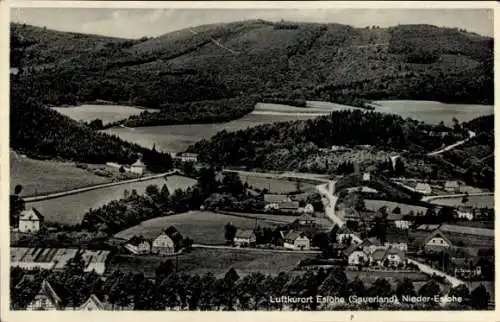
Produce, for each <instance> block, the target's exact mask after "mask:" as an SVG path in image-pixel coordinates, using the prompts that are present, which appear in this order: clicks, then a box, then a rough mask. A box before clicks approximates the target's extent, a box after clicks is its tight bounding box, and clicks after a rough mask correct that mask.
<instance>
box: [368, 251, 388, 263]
mask: <svg viewBox="0 0 500 322" xmlns="http://www.w3.org/2000/svg"><path fill="white" fill-rule="evenodd" d="M386 252H387V250H386V249H377V250H375V251H374V252H373V253H372V258H373V259H374V260H376V261H381V260H383V259H384V257H385V253H386Z"/></svg>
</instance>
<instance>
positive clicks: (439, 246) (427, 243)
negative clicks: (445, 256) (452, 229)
mask: <svg viewBox="0 0 500 322" xmlns="http://www.w3.org/2000/svg"><path fill="white" fill-rule="evenodd" d="M422 245H423V247H424V248H425V249H428V250H437V251H440V250H443V249H447V248H450V247H452V246H453V242H452V241H451V240H450V239H449V238H448V236H446V235H445V234H444V233H443V232H442V231H441V230H439V229H436V230H435V231H433V232H432V233H430V234H429V235H428V236H427V237H426V238H425V239H424V240H423V242H422Z"/></svg>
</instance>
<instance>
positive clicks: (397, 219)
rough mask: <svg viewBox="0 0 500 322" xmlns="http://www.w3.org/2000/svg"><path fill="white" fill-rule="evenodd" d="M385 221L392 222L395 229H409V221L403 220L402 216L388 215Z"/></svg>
mask: <svg viewBox="0 0 500 322" xmlns="http://www.w3.org/2000/svg"><path fill="white" fill-rule="evenodd" d="M387 220H388V221H390V222H392V223H393V224H394V226H395V227H396V228H397V229H401V230H406V229H409V228H410V224H411V223H410V221H408V220H404V219H403V215H402V214H395V213H390V214H388V215H387Z"/></svg>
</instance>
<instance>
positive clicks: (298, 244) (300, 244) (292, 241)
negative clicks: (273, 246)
mask: <svg viewBox="0 0 500 322" xmlns="http://www.w3.org/2000/svg"><path fill="white" fill-rule="evenodd" d="M283 246H284V247H285V248H287V249H299V250H308V249H310V248H311V243H310V241H309V238H307V236H306V235H305V234H303V233H300V232H297V231H293V230H292V231H290V232H289V233H288V234H286V235H285V240H284V243H283Z"/></svg>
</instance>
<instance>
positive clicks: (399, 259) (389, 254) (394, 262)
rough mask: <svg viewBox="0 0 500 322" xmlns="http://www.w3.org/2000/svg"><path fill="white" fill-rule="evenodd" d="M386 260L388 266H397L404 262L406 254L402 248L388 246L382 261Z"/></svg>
mask: <svg viewBox="0 0 500 322" xmlns="http://www.w3.org/2000/svg"><path fill="white" fill-rule="evenodd" d="M386 260H387V261H388V262H389V266H394V267H397V266H398V265H399V264H405V263H406V254H405V252H404V251H402V250H399V249H395V248H389V249H388V250H387V251H386V253H385V255H384V262H385V261H386Z"/></svg>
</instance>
